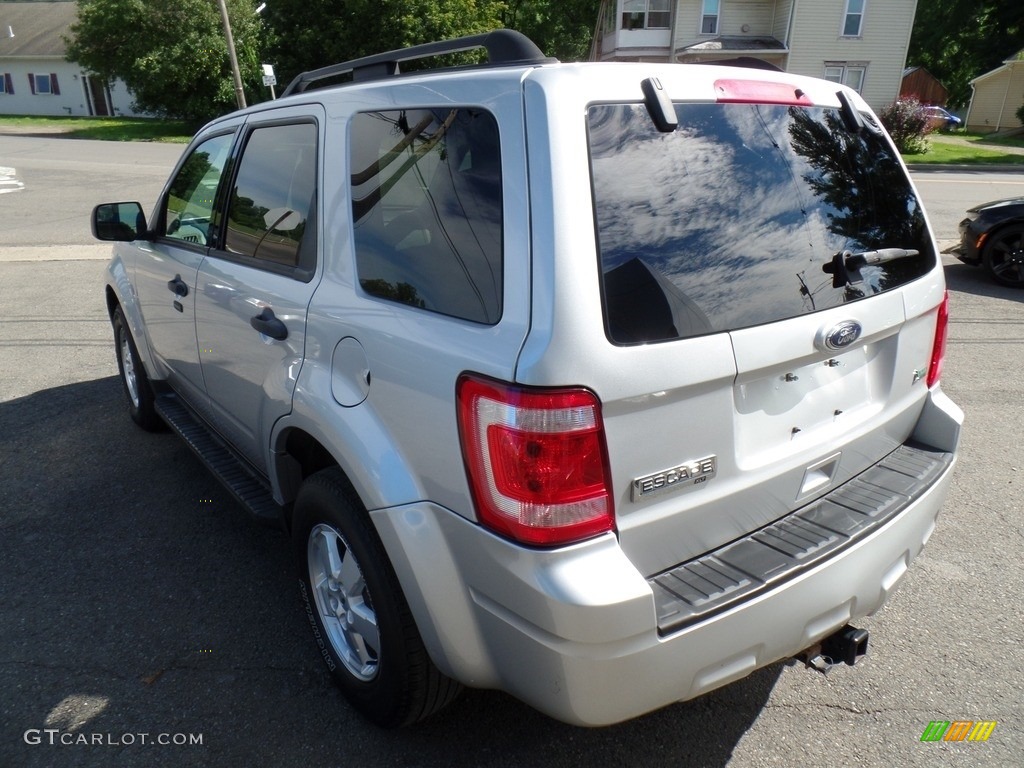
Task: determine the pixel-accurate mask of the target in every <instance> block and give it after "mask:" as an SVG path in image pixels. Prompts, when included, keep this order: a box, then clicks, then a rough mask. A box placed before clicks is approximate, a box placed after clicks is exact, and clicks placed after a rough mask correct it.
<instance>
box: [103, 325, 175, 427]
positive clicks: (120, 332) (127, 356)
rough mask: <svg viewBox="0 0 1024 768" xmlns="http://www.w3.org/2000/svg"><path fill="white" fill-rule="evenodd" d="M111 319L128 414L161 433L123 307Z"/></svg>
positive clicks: (147, 379) (149, 389)
mask: <svg viewBox="0 0 1024 768" xmlns="http://www.w3.org/2000/svg"><path fill="white" fill-rule="evenodd" d="M111 322H112V323H113V325H114V349H115V351H116V353H117V370H118V371H119V372H120V374H121V384H122V386H123V387H124V394H125V397H126V398H127V399H128V413H129V415H130V416H131V417H132V421H134V422H135V423H136V424H138V425H139V426H140V427H142V428H143V429H144V430H146V431H147V432H159V431H161V430H162V429H163V428H164V423H163V421H162V420H161V419H160V417H159V416H158V415H157V412H156V409H155V407H154V402H155V396H154V394H153V387H152V386H151V385H150V383H149V376H147V375H146V367H145V366H144V365H143V364H142V358H140V357H139V350H138V349H137V348H136V346H135V340H134V339H133V338H132V334H131V331H130V330H128V324H127V323H126V322H125V319H124V313H123V312H122V311H121V308H120V307H117V308H116V309H115V310H114V315H113V317H112V318H111Z"/></svg>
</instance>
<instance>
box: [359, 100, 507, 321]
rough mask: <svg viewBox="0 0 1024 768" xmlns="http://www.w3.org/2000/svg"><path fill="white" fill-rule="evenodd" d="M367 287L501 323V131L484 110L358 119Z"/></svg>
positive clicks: (362, 278)
mask: <svg viewBox="0 0 1024 768" xmlns="http://www.w3.org/2000/svg"><path fill="white" fill-rule="evenodd" d="M351 149H352V165H351V167H352V178H351V183H352V219H353V222H354V227H353V229H354V234H355V249H356V268H357V271H358V274H359V284H360V286H362V288H363V290H364V291H366V293H368V294H370V295H371V296H374V297H377V298H380V299H386V300H389V301H396V302H399V303H402V304H407V305H409V306H412V307H416V308H418V309H425V310H429V311H432V312H438V313H440V314H444V315H450V316H452V317H458V318H462V319H464V320H472V321H474V322H478V323H486V324H489V325H492V324H494V323H497V322H498V320H499V319H500V318H501V299H502V213H501V208H502V197H501V155H500V152H499V147H498V124H497V122H496V121H495V119H494V117H493V116H492V115H491V114H490V113H488V112H486V111H483V110H480V109H474V108H465V107H463V108H459V107H456V108H444V109H416V110H411V109H410V110H400V111H394V112H371V113H363V114H358V115H356V116H355V119H354V120H353V122H352V145H351Z"/></svg>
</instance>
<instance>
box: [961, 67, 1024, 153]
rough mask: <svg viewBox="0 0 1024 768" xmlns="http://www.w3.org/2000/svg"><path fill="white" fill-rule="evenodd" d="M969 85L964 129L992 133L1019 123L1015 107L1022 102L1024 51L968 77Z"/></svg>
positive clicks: (1019, 125)
mask: <svg viewBox="0 0 1024 768" xmlns="http://www.w3.org/2000/svg"><path fill="white" fill-rule="evenodd" d="M971 88H972V89H973V93H972V94H971V105H970V107H968V109H967V120H966V122H967V130H969V131H975V132H977V133H995V132H996V131H1006V130H1010V129H1013V128H1020V127H1022V126H1021V122H1020V120H1018V119H1017V110H1018V109H1020V107H1021V105H1022V104H1024V51H1019V52H1018V53H1016V54H1015V55H1014V56H1011V57H1010V58H1008V59H1007V60H1006V61H1004V62H1003V65H1002V66H1001V67H997V68H996V69H993V70H992V71H991V72H986V73H985V74H984V75H981V76H979V77H976V78H974V79H973V80H971Z"/></svg>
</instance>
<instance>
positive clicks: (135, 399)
mask: <svg viewBox="0 0 1024 768" xmlns="http://www.w3.org/2000/svg"><path fill="white" fill-rule="evenodd" d="M121 371H122V373H123V375H124V386H125V389H127V390H128V397H129V398H131V401H132V405H133V406H135V407H136V408H138V407H139V380H138V377H137V376H136V375H135V357H134V356H133V355H132V348H131V344H130V343H129V341H128V334H127V333H125V331H124V330H123V329H122V330H121Z"/></svg>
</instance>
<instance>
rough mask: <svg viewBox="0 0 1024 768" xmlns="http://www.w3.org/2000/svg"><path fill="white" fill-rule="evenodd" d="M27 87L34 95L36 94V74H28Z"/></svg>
mask: <svg viewBox="0 0 1024 768" xmlns="http://www.w3.org/2000/svg"><path fill="white" fill-rule="evenodd" d="M28 87H29V88H31V89H32V95H33V96H35V95H36V76H35V75H29V76H28Z"/></svg>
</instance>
